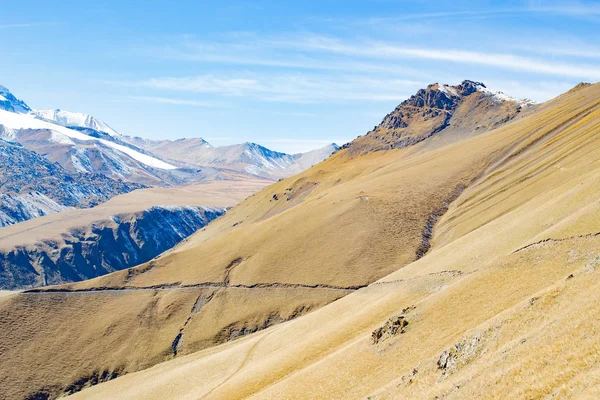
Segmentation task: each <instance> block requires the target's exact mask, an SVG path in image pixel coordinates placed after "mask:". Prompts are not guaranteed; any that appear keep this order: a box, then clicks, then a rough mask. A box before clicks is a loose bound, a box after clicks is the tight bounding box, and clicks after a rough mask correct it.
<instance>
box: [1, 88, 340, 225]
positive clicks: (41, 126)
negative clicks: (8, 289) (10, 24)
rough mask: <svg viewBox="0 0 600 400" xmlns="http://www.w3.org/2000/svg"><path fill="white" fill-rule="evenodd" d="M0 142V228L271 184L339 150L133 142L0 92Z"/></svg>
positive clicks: (97, 124) (93, 121)
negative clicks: (172, 194) (126, 197)
mask: <svg viewBox="0 0 600 400" xmlns="http://www.w3.org/2000/svg"><path fill="white" fill-rule="evenodd" d="M0 140H1V142H0V149H2V151H3V156H4V157H6V158H5V161H6V162H5V163H3V164H2V165H3V168H2V170H1V172H2V177H3V180H4V182H5V184H4V185H3V187H2V192H1V194H0V195H1V196H2V201H1V202H0V226H5V225H10V224H14V223H17V222H21V221H25V220H28V219H30V218H35V217H39V216H42V215H47V214H49V213H54V212H59V211H62V210H65V209H66V208H68V207H90V206H95V205H97V204H99V203H101V202H104V201H106V200H108V199H109V198H111V197H112V196H115V195H118V194H122V193H127V192H129V191H131V190H134V189H138V188H143V187H147V186H174V185H183V184H191V183H200V182H209V181H212V180H225V181H231V182H232V184H234V183H235V182H239V181H247V180H252V179H259V180H260V179H263V178H264V179H271V180H274V179H278V178H281V177H284V176H289V175H292V174H294V173H297V172H299V171H301V170H303V169H306V168H308V167H310V166H311V165H313V164H315V163H318V162H319V161H321V160H323V159H325V158H327V157H328V156H329V155H330V154H331V153H333V152H334V151H335V150H336V149H337V146H336V145H334V144H332V145H329V146H326V147H324V148H322V149H319V150H315V151H313V152H309V153H305V154H295V155H288V154H285V153H279V152H274V151H271V150H269V149H267V148H265V147H262V146H260V145H257V144H254V143H244V144H240V145H235V146H226V147H212V146H211V145H209V144H208V143H207V142H206V141H204V140H203V139H201V138H192V139H181V140H176V141H169V140H163V141H153V140H148V139H142V138H139V137H136V138H133V137H128V136H125V135H122V134H120V133H118V132H117V131H115V130H114V129H112V128H111V127H110V126H109V125H108V124H106V123H104V122H103V121H100V120H99V119H97V118H95V117H93V116H91V115H87V114H82V113H76V112H70V111H65V110H60V109H54V110H34V109H32V108H31V107H29V106H28V105H27V104H26V103H25V102H24V101H23V100H20V99H18V98H17V97H16V96H14V95H13V94H12V93H11V92H10V91H9V90H8V89H7V88H5V87H3V86H0ZM183 149H185V151H182V150H183ZM180 154H185V156H179V155H180ZM11 163H14V167H13V168H10V167H9V166H10V165H12V164H11ZM28 169H29V170H28ZM25 178H26V179H29V180H28V181H25ZM57 181H60V182H62V183H61V184H56V183H57ZM9 184H10V185H9ZM74 196H77V197H78V199H77V200H75V199H74Z"/></svg>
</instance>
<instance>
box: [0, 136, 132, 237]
mask: <svg viewBox="0 0 600 400" xmlns="http://www.w3.org/2000/svg"><path fill="white" fill-rule="evenodd" d="M0 156H1V157H2V161H3V162H2V163H1V164H0V227H3V226H7V225H12V224H15V223H17V222H21V221H25V220H28V219H31V218H36V217H39V216H42V215H47V214H51V213H55V212H59V211H64V210H66V209H67V208H68V207H93V206H95V205H98V204H99V203H102V202H105V201H107V200H108V199H110V198H111V197H113V196H116V195H118V194H121V193H128V192H131V191H132V190H135V189H139V188H142V187H143V186H142V185H139V184H135V183H125V182H123V181H121V180H114V179H110V178H107V177H105V176H103V175H99V174H86V173H69V172H67V171H65V170H64V168H62V167H61V166H60V165H59V164H56V163H51V162H49V161H48V160H47V159H46V158H44V157H42V156H40V155H39V154H37V153H34V152H33V151H30V150H27V149H25V148H24V147H23V146H21V145H19V144H12V143H8V142H5V141H4V140H1V139H0Z"/></svg>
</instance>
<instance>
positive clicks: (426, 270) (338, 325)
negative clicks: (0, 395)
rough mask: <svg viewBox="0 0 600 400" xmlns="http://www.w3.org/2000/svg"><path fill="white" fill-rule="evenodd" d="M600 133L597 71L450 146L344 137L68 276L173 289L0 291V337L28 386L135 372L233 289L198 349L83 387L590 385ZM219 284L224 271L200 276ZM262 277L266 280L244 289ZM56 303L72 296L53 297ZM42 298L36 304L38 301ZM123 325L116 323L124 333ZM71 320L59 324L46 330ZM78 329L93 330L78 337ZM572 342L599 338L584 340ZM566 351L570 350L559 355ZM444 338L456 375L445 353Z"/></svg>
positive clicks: (230, 390)
mask: <svg viewBox="0 0 600 400" xmlns="http://www.w3.org/2000/svg"><path fill="white" fill-rule="evenodd" d="M599 131H600V86H598V85H596V86H593V87H589V88H585V89H581V90H579V91H577V92H572V93H569V94H566V95H564V96H562V97H561V98H559V99H557V100H555V101H553V102H550V103H548V104H546V105H544V106H542V107H540V108H539V109H538V110H536V111H535V112H532V113H531V115H529V116H526V117H524V118H521V119H519V120H516V121H514V122H512V123H509V124H508V125H506V126H504V127H502V128H500V129H497V130H494V131H492V132H489V133H487V134H485V135H482V136H478V137H475V138H472V139H469V140H466V141H462V142H458V143H454V144H451V145H448V146H445V147H442V148H439V149H430V148H427V146H428V144H426V143H425V142H423V144H421V145H419V146H417V147H415V148H411V149H402V150H393V151H388V152H377V153H370V154H366V155H363V156H360V157H355V158H350V157H348V155H347V154H346V153H345V152H343V151H342V152H340V153H338V154H336V155H335V156H334V157H332V158H330V159H329V160H327V161H326V162H324V163H321V164H319V165H317V166H315V167H314V168H312V169H311V170H308V171H306V172H304V173H302V174H300V175H299V176H296V177H293V178H290V179H286V180H284V181H281V182H278V183H276V184H273V185H272V186H270V187H268V188H267V189H265V190H263V191H261V192H259V193H257V194H256V195H254V196H252V197H251V198H249V199H248V200H246V201H244V202H243V203H241V204H240V205H239V206H237V207H235V208H234V209H233V210H231V212H229V213H228V214H227V215H226V216H225V217H223V218H220V219H219V220H218V221H217V222H216V223H215V224H211V225H210V226H208V227H207V228H205V229H204V230H203V231H201V232H199V233H197V234H196V235H194V236H192V237H191V238H189V239H188V240H187V241H186V242H185V243H183V244H181V245H180V246H178V247H176V248H175V249H174V250H173V251H171V252H169V253H167V254H165V255H164V256H162V257H160V258H159V259H157V260H155V261H153V262H151V263H149V264H146V265H142V266H140V267H137V268H135V269H132V270H130V271H123V272H118V273H115V274H111V275H108V276H105V277H102V278H98V279H95V280H91V281H87V282H82V283H79V284H73V285H68V286H65V287H63V288H62V290H64V289H68V290H90V289H96V290H97V289H99V288H103V289H106V288H113V289H119V288H123V287H137V288H144V287H150V286H153V285H165V284H172V285H174V286H175V288H173V287H172V288H165V289H168V290H160V291H157V290H156V289H153V290H139V289H138V290H129V291H113V292H111V291H106V290H105V291H102V292H83V293H54V294H48V293H44V294H21V295H17V296H11V297H8V298H5V299H3V300H0V313H2V315H1V316H2V318H0V329H5V327H7V326H8V327H10V332H11V334H10V335H7V336H6V337H5V338H3V339H2V340H1V341H0V345H1V346H2V348H3V349H6V350H4V351H5V352H6V351H8V350H9V349H10V351H11V353H10V354H8V353H7V354H8V357H3V359H2V360H1V361H0V363H1V364H0V371H2V373H3V374H4V377H3V378H4V379H0V381H1V382H2V389H3V390H6V389H5V388H9V389H10V390H12V392H11V393H16V394H23V393H25V391H26V390H38V391H39V390H40V383H41V382H43V383H44V384H46V385H55V386H54V387H52V388H50V389H52V390H53V391H52V393H53V394H55V393H60V392H61V391H62V390H63V389H64V387H65V385H67V384H69V383H70V382H73V381H74V380H76V379H79V378H81V377H85V376H89V375H90V373H91V372H93V371H94V369H96V370H98V371H103V370H105V369H108V370H111V368H117V364H118V367H119V368H122V369H123V371H127V372H130V371H135V370H137V369H142V368H145V367H147V366H149V365H151V364H154V363H156V362H158V361H162V360H165V359H167V358H168V357H172V353H171V349H170V345H171V343H172V340H173V338H174V337H176V335H177V334H178V332H179V329H181V327H182V326H183V325H184V324H186V321H187V318H188V317H189V316H190V310H191V309H193V308H194V304H195V303H196V301H197V299H198V297H199V296H208V294H207V291H211V290H218V291H219V292H220V293H222V295H223V296H224V298H223V300H222V301H221V302H219V301H215V300H214V299H217V300H218V298H216V297H215V298H213V299H211V301H210V302H208V303H207V305H206V306H205V308H203V309H202V310H201V311H199V312H198V313H195V315H194V317H193V319H192V320H190V321H191V322H189V323H188V324H187V325H185V326H184V333H183V338H184V339H183V344H182V354H189V355H187V356H184V357H179V356H178V357H177V358H176V359H174V360H171V361H168V362H165V363H162V364H159V365H156V366H154V367H152V368H149V369H146V370H144V371H140V372H136V373H131V374H128V375H125V376H123V377H119V378H117V379H115V380H113V381H110V382H107V383H103V384H100V385H97V386H95V387H92V388H89V389H85V390H84V391H82V392H81V393H78V394H76V395H74V398H97V399H106V398H111V399H119V398H122V399H125V398H148V399H165V398H177V399H185V398H190V399H196V398H202V397H205V398H215V399H223V398H246V397H256V398H365V397H366V396H374V398H433V397H434V396H447V397H450V398H453V397H455V398H460V397H475V398H522V397H532V398H537V397H541V396H545V395H551V394H552V393H553V392H554V391H556V390H558V389H560V388H561V387H563V386H564V385H567V386H568V385H571V384H572V385H573V387H574V389H573V392H572V393H571V394H576V393H583V390H584V389H589V390H593V388H592V385H591V384H589V385H588V384H586V382H590V383H593V382H594V376H595V375H594V374H593V371H594V368H595V366H596V364H595V362H596V361H595V359H594V358H593V357H592V356H591V354H593V352H594V351H595V350H594V349H595V348H596V347H597V346H598V345H599V343H600V339H597V338H598V336H597V335H591V336H586V333H585V331H584V330H579V328H578V326H581V327H582V328H584V329H596V325H594V322H593V319H592V320H588V319H586V318H593V316H594V315H595V313H598V311H599V310H600V309H599V308H598V306H596V304H597V301H594V299H595V298H596V297H595V296H597V295H596V294H594V293H593V292H594V290H595V288H596V286H595V285H596V283H595V282H596V280H597V279H599V278H597V277H596V275H595V274H596V273H595V272H593V271H594V267H595V264H594V263H595V262H596V261H595V260H596V256H597V254H596V251H595V249H596V248H597V241H598V240H599V239H598V238H597V237H596V236H593V235H588V236H585V235H587V234H589V233H595V232H598V231H600V226H599V225H598V224H597V223H598V222H600V221H599V220H598V218H597V217H596V216H595V215H596V213H595V211H596V209H597V207H598V206H597V202H598V198H599V197H600V193H599V188H600V185H599V184H600V173H599V172H600V171H599V170H598V168H599V167H600V136H598V132H599ZM425 150H427V151H425ZM462 186H467V189H466V190H465V191H464V192H463V194H462V195H461V196H460V197H458V199H457V200H456V201H455V202H454V203H453V204H452V206H451V207H450V209H449V210H448V212H447V213H446V214H445V215H444V217H442V218H441V219H440V220H439V223H438V224H437V227H436V229H435V232H434V237H433V248H432V250H431V251H430V252H429V253H428V254H427V255H426V256H425V257H423V258H421V259H419V260H416V258H417V252H418V251H419V249H420V248H421V246H422V238H423V228H424V226H425V225H426V224H427V223H428V222H434V221H435V219H433V220H432V219H431V215H432V213H433V214H436V213H442V212H443V211H444V207H445V203H447V202H448V201H449V200H451V199H453V198H454V197H455V195H456V194H457V188H459V187H462ZM288 198H289V200H288ZM572 236H575V237H574V238H571V239H567V240H561V239H564V238H570V237H572ZM579 236H581V237H579ZM548 238H552V239H554V240H551V241H546V242H543V243H541V244H539V245H538V244H536V245H533V246H529V247H527V248H526V249H523V250H521V251H517V252H516V253H515V251H516V250H517V249H520V248H521V247H523V246H526V245H528V244H531V243H535V242H537V241H540V240H544V239H548ZM570 274H573V275H574V277H573V278H571V279H569V280H565V279H566V277H567V276H569V275H570ZM380 278H381V279H380ZM377 279H380V280H379V281H377V282H376V283H373V284H371V285H369V286H368V287H365V288H363V289H360V290H356V291H352V293H351V294H349V295H347V296H345V297H343V298H341V299H339V300H337V301H334V302H332V303H331V304H329V305H327V306H325V307H323V308H320V309H318V310H316V311H313V312H310V313H308V314H307V315H305V316H302V317H300V318H297V319H294V320H293V321H289V322H285V323H281V324H277V325H275V326H272V327H270V328H268V329H266V330H262V331H260V332H258V333H254V334H252V335H248V336H246V337H243V338H241V339H238V340H235V341H229V342H227V343H225V344H223V345H220V346H217V347H210V348H207V347H209V346H211V345H213V344H216V343H218V342H219V341H223V339H225V338H223V334H224V333H226V332H231V331H232V330H231V327H232V326H233V327H235V328H234V329H233V330H234V331H236V332H237V331H239V330H242V329H243V328H242V327H244V326H249V327H251V329H249V330H250V331H251V330H254V328H258V327H265V326H266V325H268V324H265V321H272V322H279V321H281V320H285V319H288V317H291V316H294V315H295V314H296V313H297V312H298V310H303V311H304V310H306V309H307V308H310V309H311V310H313V309H316V308H318V307H319V306H322V305H324V304H326V303H328V302H330V301H333V300H335V299H336V298H339V297H340V296H343V295H345V294H347V293H349V292H351V291H350V290H348V291H343V290H332V288H331V286H336V287H341V288H343V287H348V288H350V287H351V286H362V285H367V284H369V283H371V282H373V281H374V280H377ZM206 283H210V284H213V285H214V287H200V286H201V285H202V284H206ZM257 284H263V285H267V286H268V287H262V288H261V287H258V288H257V287H253V288H245V287H244V286H256V285H257ZM182 285H188V288H184V287H182ZM190 285H192V286H193V285H196V286H195V287H191V288H190V287H189V286H190ZM219 285H220V286H219ZM327 285H328V286H327ZM217 286H219V287H217ZM309 286H315V288H309ZM277 291H279V292H277ZM155 293H156V294H155ZM267 293H268V295H267ZM277 293H282V294H281V295H277ZM78 296H79V297H78ZM117 297H120V298H118V299H117ZM533 297H539V299H542V300H541V301H540V300H539V299H536V300H533V301H532V302H530V299H531V298H533ZM574 298H577V300H576V301H575V300H573V299H574ZM47 299H56V300H54V301H52V307H51V308H50V307H48V308H42V307H41V305H40V304H45V303H46V301H47ZM86 299H88V300H86ZM86 301H87V302H89V305H88V306H84V304H82V303H85V302H86ZM31 302H36V303H39V304H35V306H34V307H32V309H28V308H27V305H28V304H30V303H31ZM95 304H101V305H104V304H106V306H102V307H97V309H96V310H95V311H94V314H93V320H91V319H92V317H88V315H89V314H90V313H91V310H89V309H86V307H93V306H94V305H95ZM412 306H414V308H411V307H412ZM211 307H214V308H211ZM579 307H581V308H579ZM35 309H43V310H44V311H40V312H36V311H34V310H35ZM80 309H82V310H83V311H81V312H80V311H78V310H80ZM148 310H149V311H148ZM403 310H406V311H404V315H405V317H406V319H407V320H408V322H409V325H408V326H407V329H406V332H405V333H403V334H399V335H397V336H393V337H391V338H389V339H387V340H384V341H382V342H380V343H378V344H375V345H374V344H373V343H372V341H371V332H372V331H373V330H374V329H376V328H378V327H380V326H382V325H383V324H384V323H385V322H386V320H388V318H390V317H392V316H394V315H398V314H399V313H402V312H403ZM553 311H556V312H557V313H558V314H555V313H554V312H553ZM146 312H149V313H150V314H146ZM273 315H277V316H279V317H277V318H272V316H273ZM571 315H574V316H575V318H577V319H578V321H579V322H580V323H579V324H578V322H577V321H576V320H572V319H571V317H570V316H571ZM204 318H206V319H204ZM194 321H195V322H194ZM583 322H586V323H587V325H589V326H587V325H585V324H583ZM113 323H117V324H118V329H116V330H108V331H107V327H109V326H111V324H113ZM43 324H46V325H47V326H48V329H47V330H41V331H42V332H41V333H40V334H39V335H37V336H35V337H34V339H33V340H24V337H26V335H27V334H30V333H29V331H25V328H24V327H26V326H33V327H41V326H43ZM140 327H143V329H142V328H140ZM188 327H193V329H189V330H188ZM7 329H8V328H7ZM34 329H35V328H34ZM38 329H39V328H38ZM140 329H141V330H140ZM57 332H63V333H62V335H59V338H60V339H58V340H56V341H54V340H53V339H49V338H54V336H56V335H57ZM31 334H33V333H31ZM188 334H190V335H192V336H190V337H191V338H192V339H191V340H192V342H193V345H192V346H191V347H189V348H187V349H186V347H185V346H186V343H188V341H187V339H186V335H188ZM73 335H79V336H81V340H83V341H80V339H79V338H77V337H76V338H75V339H76V340H75V342H73V343H72V342H71V341H72V340H73ZM194 335H195V336H194ZM563 335H566V336H563ZM523 338H525V339H526V340H525V341H523V342H522V341H521V339H523ZM565 338H573V339H580V340H583V339H582V338H584V339H585V340H584V341H582V342H581V343H577V344H576V345H573V346H572V348H568V349H567V347H568V345H569V341H568V340H567V341H565ZM123 340H125V343H124V344H123V345H122V347H121V346H120V345H118V344H119V343H121V342H122V341H123ZM225 340H226V339H225ZM521 342H522V343H521ZM455 345H456V347H455ZM594 346H596V347H594ZM454 347H455V350H451V349H452V348H454ZM538 347H540V348H542V350H541V351H536V349H537V348H538ZM202 348H205V349H204V350H201V349H202ZM81 349H86V351H85V352H84V351H81ZM553 349H556V351H559V352H560V353H561V357H563V356H564V357H565V359H567V360H570V362H569V363H568V364H565V363H556V365H555V364H553V363H551V361H552V360H553V355H552V354H553V351H554V350H553ZM196 350H201V351H197V352H195V353H193V354H190V353H191V352H193V351H196ZM446 350H451V351H450V353H449V354H451V355H452V357H451V358H450V360H451V362H450V363H449V364H448V365H449V366H448V367H447V368H446V370H445V371H444V370H440V369H439V368H438V366H437V364H436V363H437V362H438V360H439V359H440V356H441V355H442V353H443V352H444V351H446ZM73 355H77V358H76V361H73V362H72V363H71V364H68V363H67V365H66V366H65V365H64V363H66V359H68V357H73ZM55 360H59V361H58V362H56V363H55ZM573 360H575V361H573ZM117 361H118V363H116V362H117ZM13 365H14V366H13ZM33 365H36V366H37V369H36V370H35V372H31V371H32V370H33V368H32V367H31V366H33ZM549 365H550V366H549ZM565 365H567V367H565ZM53 367H55V368H53ZM551 368H553V369H551ZM546 370H549V371H550V372H546ZM19 371H26V373H25V374H21V375H18V372H19ZM27 375H34V376H35V379H33V378H31V377H30V376H29V377H28V376H27ZM15 376H18V377H19V378H18V380H16V379H15ZM555 376H560V377H561V378H560V379H557V378H555ZM28 378H29V381H28V380H27V379H28ZM577 382H579V383H577ZM36 384H37V386H36ZM532 388H533V390H532ZM561 390H562V389H561ZM569 390H571V389H569ZM565 393H566V392H565ZM590 393H591V392H590ZM567 394H568V393H567Z"/></svg>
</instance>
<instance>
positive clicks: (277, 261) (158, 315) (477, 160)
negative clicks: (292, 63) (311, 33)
mask: <svg viewBox="0 0 600 400" xmlns="http://www.w3.org/2000/svg"><path fill="white" fill-rule="evenodd" d="M522 140H524V135H523V133H522V132H520V131H510V132H508V133H504V134H501V135H492V136H489V139H486V140H485V141H483V142H465V144H464V146H462V145H461V146H458V145H456V146H453V147H448V148H446V149H442V150H435V151H422V152H419V151H418V150H419V148H411V149H408V148H407V149H399V150H394V151H389V152H376V153H371V154H366V155H363V156H360V157H351V156H350V155H349V154H348V152H347V151H341V152H339V153H337V154H336V155H334V156H333V157H331V158H330V159H328V160H327V161H325V162H323V163H321V164H319V165H317V166H315V167H314V168H312V169H310V170H308V171H306V172H304V173H302V174H300V175H298V176H295V177H293V178H289V179H286V180H283V181H280V182H277V183H275V184H273V185H272V186H269V187H268V188H266V189H265V190H263V191H261V192H259V193H257V194H256V195H254V196H252V197H250V198H249V199H247V200H246V201H244V202H242V203H241V204H240V205H238V206H236V207H235V208H234V209H232V210H231V211H230V212H228V213H227V214H226V215H225V216H224V217H222V218H219V219H218V220H217V221H215V223H213V224H210V225H209V226H207V227H206V228H205V229H203V230H202V231H201V232H198V233H197V234H195V235H193V236H192V237H190V238H189V239H188V240H187V241H186V242H184V243H182V244H181V245H179V246H177V247H176V248H175V249H173V250H172V251H170V252H167V253H165V254H163V255H162V256H161V257H159V258H157V259H156V260H153V261H151V262H149V263H147V264H144V265H141V266H139V267H137V268H133V269H130V270H127V271H122V272H119V273H115V274H111V275H107V276H104V277H101V278H99V279H94V280H90V281H86V282H81V283H78V284H71V285H66V286H63V287H61V288H58V289H54V290H62V291H64V293H63V292H61V293H56V292H49V293H43V292H42V293H25V294H22V295H17V296H12V297H9V298H8V299H6V300H3V301H0V315H1V316H2V318H0V329H4V330H5V331H7V332H11V333H10V334H8V335H4V336H3V337H1V338H0V346H2V348H3V349H5V350H4V357H2V359H0V371H2V373H3V379H0V391H2V392H6V393H11V394H12V395H13V397H25V396H30V395H40V396H41V395H47V396H49V397H51V398H53V397H56V396H58V395H61V394H64V393H70V392H72V391H75V390H78V389H80V388H82V387H86V386H89V385H91V384H94V383H97V382H99V381H103V380H106V379H110V378H112V377H114V375H115V374H118V375H122V374H125V373H130V372H134V371H138V370H140V369H143V368H147V367H148V366H151V365H153V364H156V363H158V362H161V361H166V360H169V359H171V358H173V356H174V355H175V351H174V349H173V346H175V347H176V348H177V351H176V353H177V354H176V355H177V357H180V356H182V355H185V354H190V353H193V352H196V351H199V350H202V349H205V348H208V347H211V346H214V345H216V344H220V343H224V342H227V341H230V340H231V339H233V338H235V337H238V336H240V335H242V336H243V335H245V334H248V333H251V332H253V331H256V330H260V329H264V328H266V327H268V326H271V325H273V324H276V323H279V322H282V321H285V320H287V319H290V318H292V317H295V316H298V315H300V314H303V313H306V312H307V311H309V310H314V309H316V308H318V307H320V306H323V305H325V304H327V303H329V302H332V301H334V300H336V299H338V298H340V297H342V296H344V295H347V294H348V293H351V292H352V291H354V290H356V289H358V288H360V287H363V286H366V285H368V284H369V283H371V282H373V281H375V280H377V279H379V278H382V277H384V276H386V275H388V274H389V273H391V272H393V271H395V270H397V269H398V268H401V267H402V266H404V265H407V264H410V263H411V262H413V261H415V260H416V259H417V258H418V257H419V256H420V255H421V254H422V253H424V252H425V251H426V250H427V246H428V237H429V232H430V229H431V227H432V226H433V224H434V223H435V221H436V219H437V217H438V215H441V214H442V213H443V212H444V210H445V208H446V207H447V205H448V203H449V202H450V201H451V200H452V199H454V198H455V197H456V195H457V194H458V193H459V192H460V190H461V189H462V188H463V187H465V186H467V185H469V183H470V182H472V181H473V180H474V179H476V178H477V177H478V176H479V175H480V174H481V171H483V170H485V169H486V168H489V167H491V165H492V164H493V163H494V162H497V160H498V158H499V157H503V156H504V153H505V151H506V149H507V148H509V147H510V146H513V145H515V143H518V142H520V141H522ZM465 154H468V155H469V156H468V157H465ZM207 290H218V291H219V292H220V293H222V297H214V296H213V297H211V298H210V301H206V304H205V305H204V306H203V307H202V311H201V312H191V311H190V309H191V308H190V307H192V308H193V307H194V304H196V302H197V301H198V299H199V298H202V297H203V296H204V297H206V298H208V297H210V296H209V295H207V294H206V291H207ZM70 291H78V292H77V293H71V292H70ZM171 291H175V292H177V293H179V292H182V293H185V298H184V299H182V300H177V301H175V300H174V299H176V298H179V297H176V296H175V295H174V294H173V295H169V296H167V295H166V294H165V293H170V292H171ZM278 293H285V295H280V294H278ZM178 296H183V294H180V295H178ZM81 298H83V299H86V300H78V299H81ZM219 299H222V301H217V300H219ZM283 299H285V301H284V300H283ZM80 301H89V302H90V304H91V305H92V306H93V305H98V306H97V307H96V309H95V312H94V314H93V318H94V323H91V321H90V320H89V319H88V318H87V316H88V312H86V313H84V314H83V315H82V314H80V313H79V312H77V310H78V309H79V304H80ZM201 302H202V301H201ZM45 303H51V304H52V305H53V306H52V307H51V308H42V309H43V310H44V311H43V312H34V311H32V310H33V309H36V308H40V307H42V305H43V304H45ZM129 304H132V306H129ZM31 327H34V331H35V332H37V334H35V335H34V338H33V339H32V338H31V337H30V335H31V334H32V333H31ZM42 327H46V328H44V329H42ZM190 327H191V328H190ZM188 328H190V329H188ZM182 329H183V331H181V330H182ZM131 332H134V334H132V333H131ZM180 333H182V336H181V337H179V334H180ZM178 337H179V338H178ZM124 338H126V340H125V339H124ZM116 344H120V345H118V346H116ZM82 349H85V350H84V351H82Z"/></svg>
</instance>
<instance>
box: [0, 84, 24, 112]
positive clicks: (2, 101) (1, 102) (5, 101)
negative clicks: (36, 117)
mask: <svg viewBox="0 0 600 400" xmlns="http://www.w3.org/2000/svg"><path fill="white" fill-rule="evenodd" d="M0 110H6V111H11V112H15V113H28V112H29V111H31V108H29V106H28V105H27V104H25V102H24V101H23V100H19V99H17V98H16V97H15V96H14V95H13V94H12V93H11V92H10V90H8V89H7V88H5V87H4V86H2V85H0Z"/></svg>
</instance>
